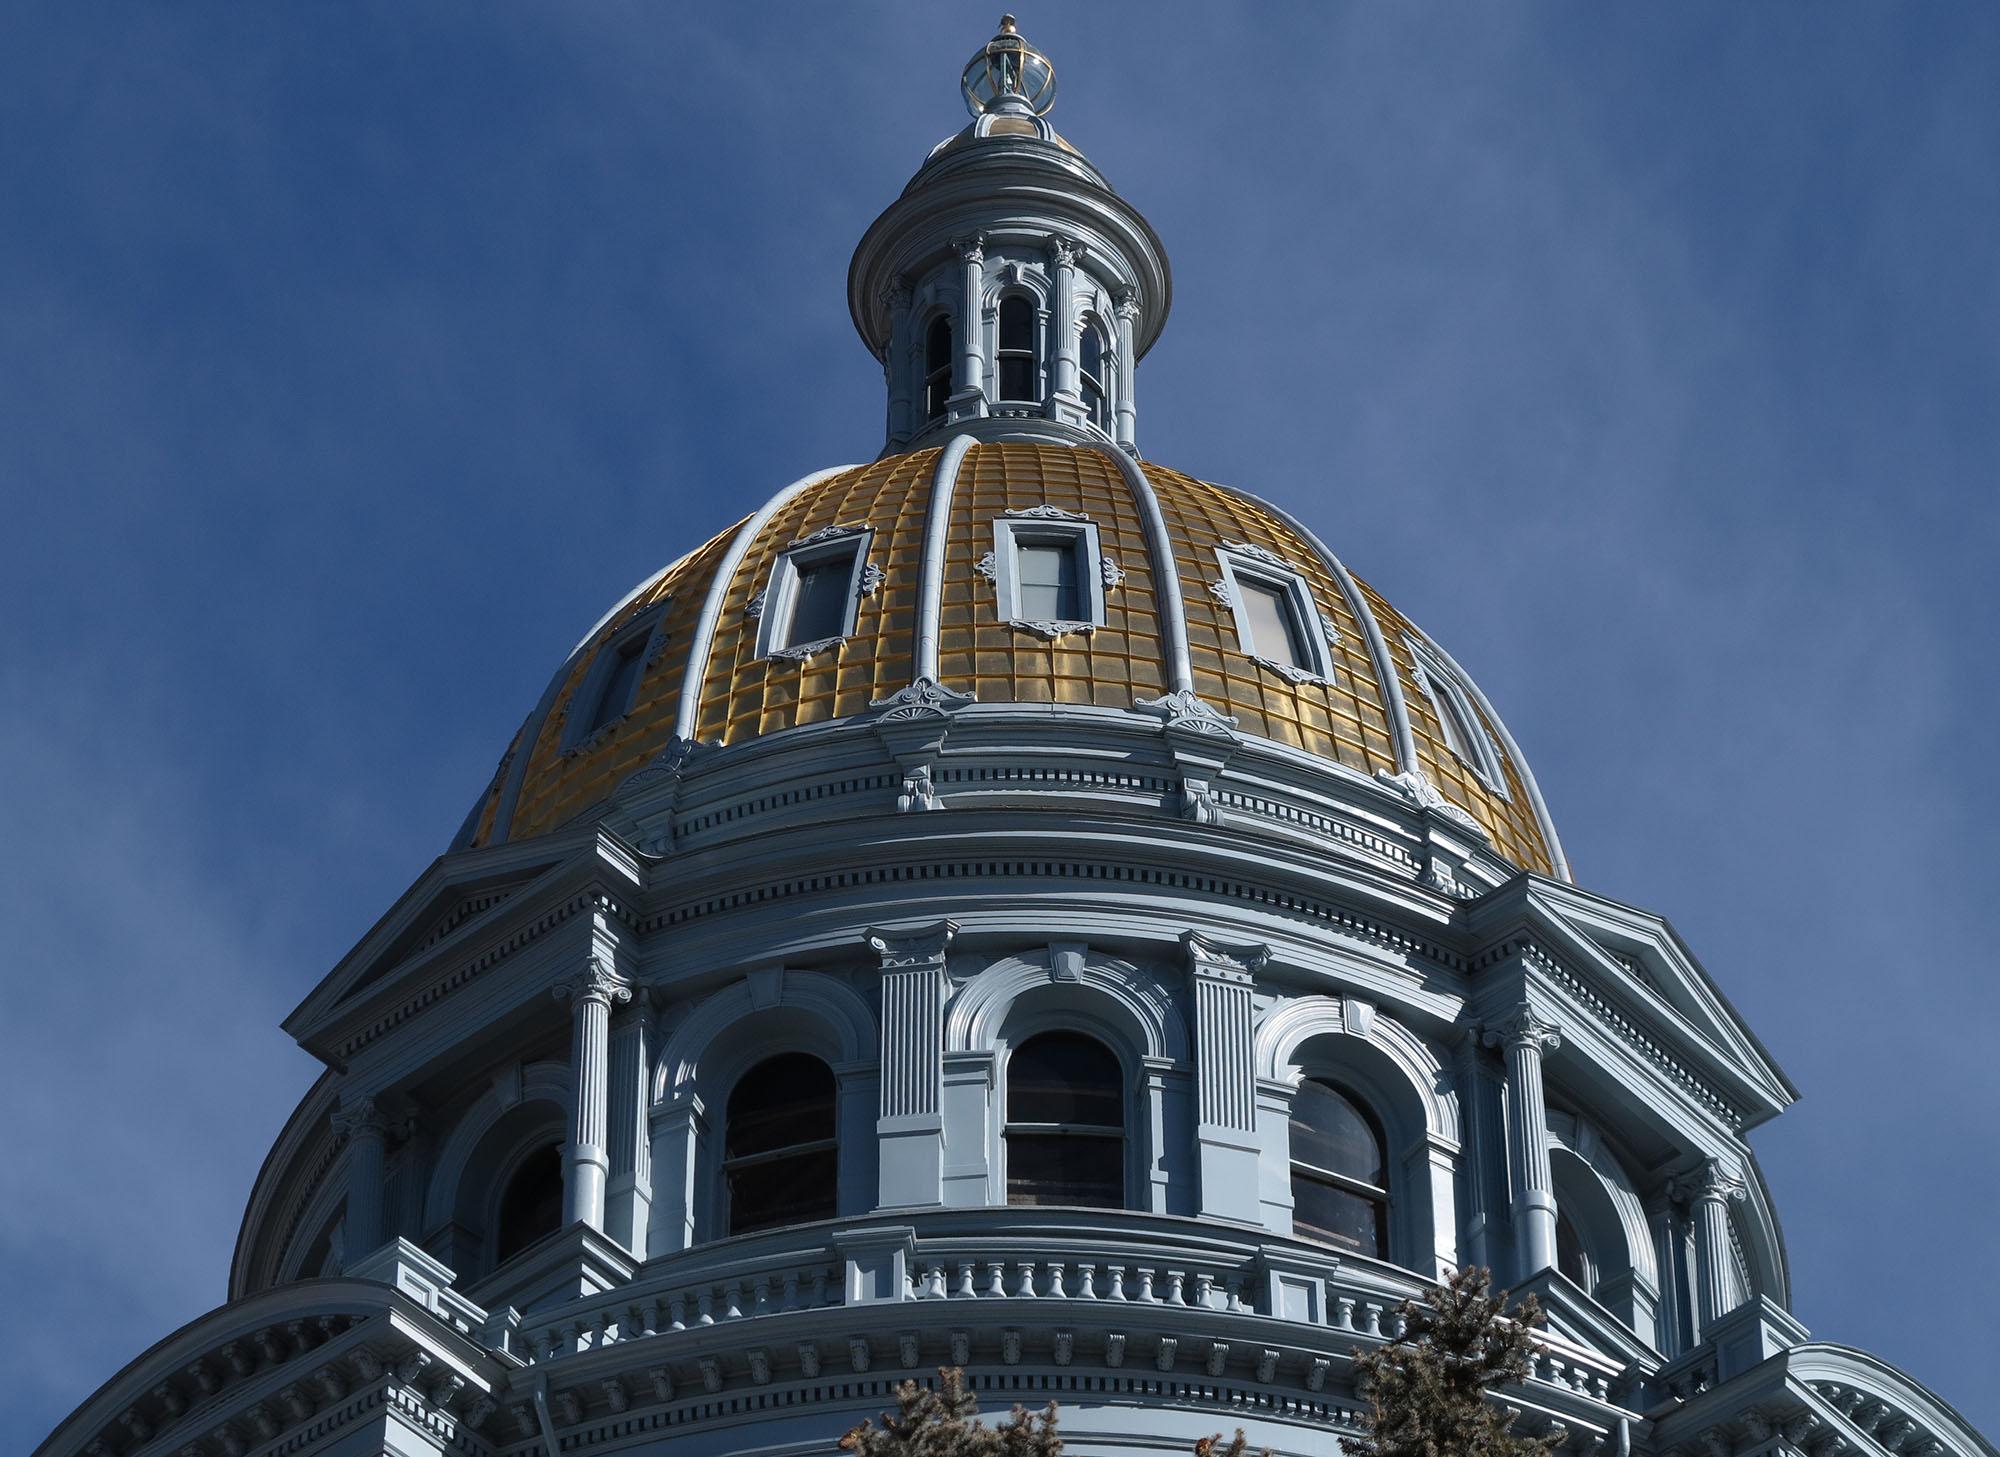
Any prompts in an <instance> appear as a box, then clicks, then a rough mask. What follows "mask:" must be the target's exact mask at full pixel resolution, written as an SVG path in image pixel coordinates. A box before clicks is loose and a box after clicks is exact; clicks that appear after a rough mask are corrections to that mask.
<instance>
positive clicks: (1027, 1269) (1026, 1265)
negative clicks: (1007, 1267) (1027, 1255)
mask: <svg viewBox="0 0 2000 1457" xmlns="http://www.w3.org/2000/svg"><path fill="white" fill-rule="evenodd" d="M1014 1293H1015V1294H1016V1295H1018V1296H1020V1297H1021V1298H1022V1299H1023V1300H1033V1299H1034V1298H1035V1262H1034V1261H1033V1260H1023V1261H1021V1288H1020V1289H1018V1290H1016V1291H1015V1292H1014Z"/></svg>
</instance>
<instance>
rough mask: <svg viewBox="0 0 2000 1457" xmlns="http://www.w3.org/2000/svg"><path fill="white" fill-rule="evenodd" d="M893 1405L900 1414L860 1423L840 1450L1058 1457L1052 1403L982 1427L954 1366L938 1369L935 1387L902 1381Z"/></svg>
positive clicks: (866, 1455) (884, 1456)
mask: <svg viewBox="0 0 2000 1457" xmlns="http://www.w3.org/2000/svg"><path fill="white" fill-rule="evenodd" d="M896 1401H897V1404H898V1406H899V1407H900V1410H898V1411H893V1412H887V1411H885V1412H883V1413H882V1420H881V1424H880V1425H879V1426H878V1425H877V1424H876V1423H874V1422H872V1421H863V1422H862V1423H861V1425H860V1426H858V1427H856V1428H854V1429H853V1430H852V1431H850V1432H849V1433H848V1434H847V1435H846V1436H844V1437H842V1438H841V1439H840V1446H841V1450H842V1451H845V1452H851V1453H853V1454H854V1457H1062V1438H1061V1437H1059V1436H1058V1435H1057V1434H1056V1404H1055V1403H1054V1402H1050V1403H1049V1404H1048V1405H1047V1406H1046V1407H1044V1408H1043V1409H1042V1410H1041V1411H1038V1412H1032V1411H1029V1410H1028V1409H1027V1408H1026V1407H1022V1406H1016V1407H1015V1408H1014V1414H1013V1415H1012V1416H1010V1417H1009V1418H1008V1419H1007V1420H1006V1421H1004V1422H1001V1423H1000V1424H998V1425H997V1426H990V1427H989V1426H986V1425H984V1424H983V1423H982V1422H980V1420H979V1418H978V1415H977V1413H978V1411H979V1398H978V1397H976V1396H974V1395H973V1394H972V1393H971V1391H969V1390H967V1389H966V1385H965V1373H964V1372H963V1371H961V1370H959V1369H958V1368H957V1367H956V1366H946V1367H943V1368H941V1369H940V1370H939V1371H938V1379H937V1385H936V1386H935V1387H925V1386H920V1385H918V1384H917V1383H916V1382H915V1381H905V1382H903V1383H902V1385H900V1386H898V1387H897V1388H896Z"/></svg>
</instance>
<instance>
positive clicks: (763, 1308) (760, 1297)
mask: <svg viewBox="0 0 2000 1457" xmlns="http://www.w3.org/2000/svg"><path fill="white" fill-rule="evenodd" d="M751 1300H752V1302H753V1303H752V1305H751V1309H752V1310H753V1311H755V1312H756V1313H757V1314H758V1315H766V1314H768V1313H769V1312H770V1309H771V1277H770V1276H769V1275H759V1276H758V1277H757V1284H756V1285H755V1287H753V1289H752V1292H751Z"/></svg>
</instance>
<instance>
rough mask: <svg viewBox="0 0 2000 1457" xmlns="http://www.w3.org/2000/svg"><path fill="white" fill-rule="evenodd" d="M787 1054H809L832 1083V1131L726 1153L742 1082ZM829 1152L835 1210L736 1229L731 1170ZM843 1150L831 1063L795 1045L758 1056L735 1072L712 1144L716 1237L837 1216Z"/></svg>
mask: <svg viewBox="0 0 2000 1457" xmlns="http://www.w3.org/2000/svg"><path fill="white" fill-rule="evenodd" d="M788 1057H809V1058H811V1059H812V1060H813V1061H814V1062H816V1063H818V1064H819V1065H820V1066H821V1067H822V1068H824V1069H825V1070H826V1074H827V1077H828V1080H829V1081H830V1083H831V1085H832V1102H831V1104H830V1105H829V1108H828V1113H829V1116H830V1117H831V1119H832V1122H833V1132H832V1133H830V1134H828V1135H827V1136H826V1137H824V1138H813V1139H807V1140H805V1141H804V1142H801V1143H792V1144H785V1145H783V1146H782V1147H779V1148H771V1149H762V1150H759V1151H758V1152H756V1153H747V1154H737V1155H734V1156H733V1157H732V1156H731V1155H730V1152H729V1135H730V1132H731V1128H730V1124H731V1121H732V1119H733V1117H734V1116H735V1113H736V1108H735V1102H736V1096H737V1094H738V1093H739V1092H740V1091H741V1090H742V1088H743V1086H744V1084H745V1083H747V1082H749V1080H750V1078H751V1077H752V1075H753V1074H755V1073H757V1072H759V1071H761V1070H762V1069H764V1068H766V1067H768V1066H770V1065H771V1064H772V1063H774V1062H778V1061H780V1060H781V1059H783V1058H788ZM829 1152H830V1153H832V1155H833V1162H834V1180H833V1190H832V1205H833V1211H834V1212H833V1213H832V1214H828V1215H820V1216H818V1217H816V1218H813V1219H804V1220H799V1221H797V1223H777V1224H760V1225H758V1226H757V1227H756V1228H755V1229H744V1230H739V1229H737V1228H736V1214H737V1210H736V1201H735V1199H734V1198H732V1197H731V1193H730V1187H729V1176H730V1174H731V1173H732V1172H734V1171H735V1170H737V1169H746V1168H755V1167H756V1166H758V1165H759V1164H770V1163H776V1162H778V1161H779V1160H781V1159H792V1158H805V1157H809V1156H811V1155H813V1154H821V1153H829ZM842 1152H843V1150H842V1149H841V1146H840V1074H839V1073H837V1072H835V1071H834V1068H833V1064H832V1063H830V1062H828V1061H827V1060H826V1059H825V1058H824V1057H821V1056H820V1055H819V1054H818V1053H817V1052H811V1051H807V1050H805V1049H803V1048H798V1047H790V1048H781V1049H780V1050H777V1051H774V1052H771V1053H770V1054H769V1055H767V1056H764V1057H760V1058H758V1059H757V1060H756V1061H755V1062H753V1063H751V1064H750V1066H748V1067H746V1068H744V1069H743V1071H742V1072H741V1073H740V1074H738V1076H737V1077H736V1079H735V1081H734V1082H733V1083H731V1084H730V1088H729V1092H728V1093H727V1094H726V1095H725V1096H724V1097H723V1100H722V1126H721V1136H720V1137H719V1138H718V1139H717V1140H716V1143H715V1187H716V1196H715V1197H716V1203H717V1204H718V1205H719V1206H720V1208H719V1210H718V1211H717V1213H718V1218H717V1221H716V1222H717V1228H718V1234H717V1237H718V1238H721V1239H735V1238H738V1237H740V1236H742V1235H750V1234H762V1233H764V1232H766V1231H769V1230H773V1229H795V1228H798V1227H799V1226H800V1225H805V1224H818V1223H821V1222H823V1221H824V1220H826V1219H837V1218H839V1216H840V1164H841V1156H842Z"/></svg>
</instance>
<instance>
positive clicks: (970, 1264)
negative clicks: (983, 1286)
mask: <svg viewBox="0 0 2000 1457" xmlns="http://www.w3.org/2000/svg"><path fill="white" fill-rule="evenodd" d="M978 1266H979V1262H978V1261H977V1260H960V1261H959V1262H958V1294H959V1297H960V1298H961V1299H964V1300H971V1299H974V1298H975V1297H976V1296H977V1295H978V1294H979V1292H978V1291H977V1290H975V1289H973V1281H974V1280H975V1279H977V1278H978V1273H977V1272H978Z"/></svg>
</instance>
